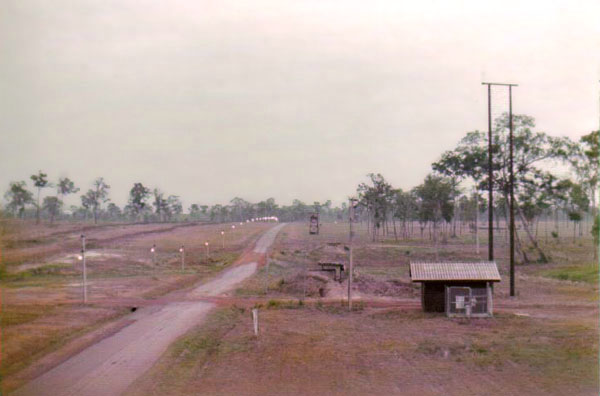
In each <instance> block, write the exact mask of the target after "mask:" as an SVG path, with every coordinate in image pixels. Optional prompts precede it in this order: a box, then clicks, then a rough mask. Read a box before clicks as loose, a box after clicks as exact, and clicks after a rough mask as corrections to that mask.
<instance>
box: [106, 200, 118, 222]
mask: <svg viewBox="0 0 600 396" xmlns="http://www.w3.org/2000/svg"><path fill="white" fill-rule="evenodd" d="M106 212H107V213H108V217H110V218H111V219H118V218H120V217H121V208H119V207H118V206H117V205H116V204H115V203H114V202H110V203H109V204H108V206H107V207H106Z"/></svg>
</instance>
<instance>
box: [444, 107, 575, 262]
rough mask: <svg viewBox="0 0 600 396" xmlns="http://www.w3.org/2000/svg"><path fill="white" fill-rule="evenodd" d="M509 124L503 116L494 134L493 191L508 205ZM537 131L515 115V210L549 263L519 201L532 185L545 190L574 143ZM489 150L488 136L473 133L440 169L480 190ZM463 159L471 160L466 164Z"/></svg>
mask: <svg viewBox="0 0 600 396" xmlns="http://www.w3.org/2000/svg"><path fill="white" fill-rule="evenodd" d="M509 121H510V120H509V115H508V114H507V113H505V114H503V115H502V116H500V117H498V118H497V119H496V120H495V122H494V129H493V131H492V159H493V162H492V172H493V188H494V189H495V190H496V191H498V192H500V193H501V194H502V195H503V198H504V200H505V202H508V195H509V187H510V175H509V152H510V142H509ZM533 128H535V120H534V119H533V118H532V117H529V116H527V115H513V131H514V134H513V135H514V139H513V142H514V157H513V158H514V160H513V161H514V191H515V197H516V198H517V199H515V208H516V210H517V213H518V215H519V218H520V219H521V222H522V223H523V226H524V229H525V231H526V234H527V236H528V238H529V240H530V241H531V243H532V245H533V246H534V248H535V249H536V250H537V251H538V253H539V255H540V261H545V260H546V259H545V255H544V253H543V251H542V250H541V249H540V248H539V245H538V243H537V241H536V239H535V237H534V235H533V234H532V233H531V230H529V228H528V225H527V222H526V218H525V216H524V215H523V213H522V208H521V205H520V204H519V202H518V197H523V196H524V195H523V193H524V191H525V190H526V189H527V188H530V187H531V186H532V185H534V186H536V187H541V185H540V183H543V182H544V181H545V180H547V179H548V178H549V175H550V172H548V171H547V170H546V168H547V167H548V166H547V165H552V164H553V163H555V162H557V161H566V160H567V159H568V158H569V154H570V152H571V147H572V142H571V141H570V140H569V139H568V138H557V137H553V136H549V135H547V134H545V133H543V132H533ZM486 146H487V135H486V134H485V133H483V132H480V131H474V132H470V133H468V134H467V136H466V137H465V138H464V139H463V140H461V142H460V143H459V145H458V147H457V148H456V149H455V150H453V151H450V152H447V153H445V154H444V155H443V156H442V160H444V159H445V160H444V161H442V162H443V163H442V164H440V165H444V166H445V167H446V168H447V169H448V170H447V171H446V172H452V174H455V175H458V176H460V177H463V178H471V179H473V180H474V181H475V182H476V183H478V184H479V188H482V187H484V186H486V185H487V184H488V180H487V177H488V176H487V171H488V166H487V163H488V154H487V151H486V150H485V147H486ZM461 156H462V157H464V158H466V159H468V160H465V161H463V160H462V159H461V158H462V157H461ZM446 157H447V158H446ZM450 159H451V160H450ZM434 169H436V164H434ZM446 174H448V173H446ZM517 239H518V234H517ZM524 259H525V257H524Z"/></svg>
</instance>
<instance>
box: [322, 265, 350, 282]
mask: <svg viewBox="0 0 600 396" xmlns="http://www.w3.org/2000/svg"><path fill="white" fill-rule="evenodd" d="M319 267H320V268H321V271H332V272H334V274H333V280H336V281H338V282H341V281H342V272H343V271H344V267H345V266H344V264H343V263H338V262H326V261H319Z"/></svg>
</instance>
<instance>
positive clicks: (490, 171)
mask: <svg viewBox="0 0 600 396" xmlns="http://www.w3.org/2000/svg"><path fill="white" fill-rule="evenodd" d="M482 84H486V83H482ZM487 88H488V260H489V261H494V181H493V177H494V170H493V169H492V84H491V83H488V84H487Z"/></svg>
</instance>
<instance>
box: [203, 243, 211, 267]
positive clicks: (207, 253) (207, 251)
mask: <svg viewBox="0 0 600 396" xmlns="http://www.w3.org/2000/svg"><path fill="white" fill-rule="evenodd" d="M204 246H206V264H208V257H209V255H210V254H209V250H208V249H209V248H208V241H207V242H204Z"/></svg>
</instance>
